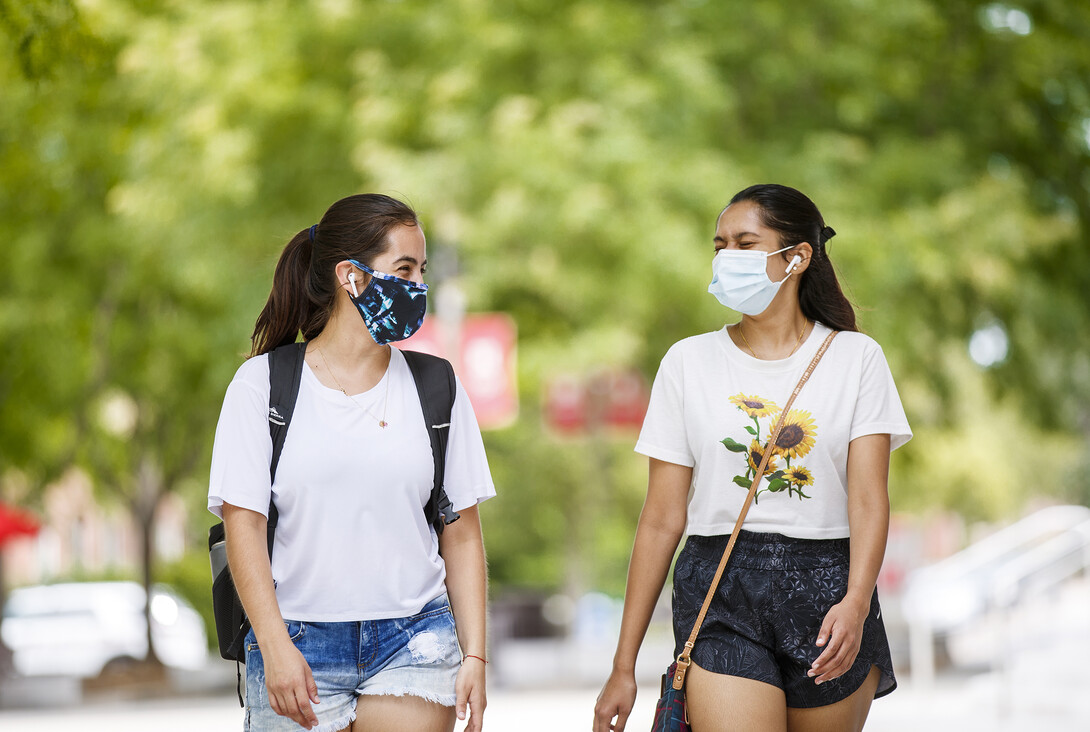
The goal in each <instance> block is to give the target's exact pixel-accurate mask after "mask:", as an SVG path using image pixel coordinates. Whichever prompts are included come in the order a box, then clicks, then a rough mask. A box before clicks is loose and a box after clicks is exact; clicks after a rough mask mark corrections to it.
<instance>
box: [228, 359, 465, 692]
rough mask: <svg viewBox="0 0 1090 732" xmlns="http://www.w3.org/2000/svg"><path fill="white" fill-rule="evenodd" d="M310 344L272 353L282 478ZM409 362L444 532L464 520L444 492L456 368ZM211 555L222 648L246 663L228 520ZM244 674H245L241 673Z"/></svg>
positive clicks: (435, 520) (272, 466) (434, 504)
mask: <svg viewBox="0 0 1090 732" xmlns="http://www.w3.org/2000/svg"><path fill="white" fill-rule="evenodd" d="M306 350H307V348H306V343H291V344H288V345H286V346H280V347H279V348H276V349H275V350H273V351H271V352H270V353H269V434H270V436H271V437H272V445H273V450H272V460H271V461H270V463H269V477H270V480H275V478H276V465H277V463H278V462H279V461H280V453H281V452H282V451H283V449H284V438H285V437H286V436H287V432H288V425H289V424H290V423H291V415H292V412H293V411H294V410H295V400H296V398H297V397H298V396H299V380H300V378H301V377H302V374H303V359H304V357H305V356H306ZM401 353H402V355H404V356H405V361H406V362H407V363H408V364H409V370H410V371H411V372H412V375H413V380H414V381H415V382H416V391H417V393H418V394H419V396H420V406H421V408H422V409H423V411H424V420H425V424H426V425H427V427H428V436H429V437H430V438H431V453H432V458H433V460H434V466H435V469H434V481H433V483H432V489H431V497H430V498H429V499H428V503H427V505H425V506H424V516H425V517H426V518H427V521H428V523H429V524H431V525H433V526H434V527H435V530H436V531H437V532H438V533H443V527H444V526H445V525H446V524H449V523H453V522H454V521H456V520H458V518H459V516H458V514H457V513H455V512H454V508H453V506H451V503H450V499H449V498H447V494H446V491H445V490H443V474H444V468H445V463H446V454H447V434H448V433H449V431H450V414H451V409H452V407H453V406H454V395H455V382H454V369H453V368H452V367H451V365H450V362H449V361H447V360H446V359H442V358H439V357H437V356H431V355H429V354H426V353H417V352H415V351H402V352H401ZM278 519H279V513H278V512H277V510H276V506H275V505H273V503H272V501H271V500H270V501H269V523H268V527H269V528H268V545H269V556H270V557H271V556H272V549H273V536H274V535H275V533H276V524H277V520H278ZM208 555H209V559H210V560H211V563H212V612H213V615H214V616H215V618H216V637H217V639H218V641H219V651H220V655H221V656H223V658H225V659H227V660H229V661H240V662H242V663H245V662H246V652H245V650H244V649H243V648H242V644H243V642H244V641H245V639H246V634H247V633H248V632H249V631H250V621H249V620H248V619H247V617H246V612H245V611H244V610H243V608H242V602H241V601H240V600H239V598H238V593H237V592H236V591H235V583H234V581H233V580H232V578H231V572H230V569H229V568H228V567H227V548H226V540H225V535H224V527H223V522H222V521H221V522H219V523H217V524H216V525H215V526H212V527H211V528H210V529H209V530H208ZM240 678H241V676H240Z"/></svg>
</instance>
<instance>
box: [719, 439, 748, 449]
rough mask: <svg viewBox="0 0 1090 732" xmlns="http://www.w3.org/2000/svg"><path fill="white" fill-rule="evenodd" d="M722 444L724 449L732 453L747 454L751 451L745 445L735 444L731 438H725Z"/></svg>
mask: <svg viewBox="0 0 1090 732" xmlns="http://www.w3.org/2000/svg"><path fill="white" fill-rule="evenodd" d="M722 443H723V447H725V448H727V449H728V450H730V451H731V452H746V451H747V450H748V449H749V448H747V447H746V446H745V445H743V444H741V443H738V442H735V441H734V440H732V439H731V438H729V437H724V438H723V440H722Z"/></svg>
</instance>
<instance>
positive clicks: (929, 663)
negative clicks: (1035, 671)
mask: <svg viewBox="0 0 1090 732" xmlns="http://www.w3.org/2000/svg"><path fill="white" fill-rule="evenodd" d="M1086 570H1090V508H1087V507H1085V506H1052V507H1050V508H1046V509H1042V510H1041V511H1038V512H1036V513H1034V514H1032V515H1030V516H1027V517H1026V518H1024V519H1022V520H1021V521H1018V522H1016V523H1014V524H1012V525H1010V526H1008V527H1006V528H1003V529H1000V530H999V531H997V532H995V533H994V534H992V535H990V536H988V537H986V538H984V539H981V540H980V541H978V542H976V543H974V544H972V545H971V546H969V547H967V548H966V549H964V550H962V551H960V552H958V553H957V554H954V555H952V556H950V557H948V558H946V559H944V560H942V561H939V562H936V563H935V564H932V565H930V566H927V567H922V568H920V569H918V570H916V571H914V572H913V573H912V574H910V575H909V577H908V581H907V583H906V586H905V593H904V596H903V598H902V609H903V612H904V616H905V620H906V621H907V622H908V629H909V660H910V663H911V670H912V680H913V683H918V684H928V683H931V682H932V681H933V680H934V674H935V657H934V644H935V639H936V637H939V636H941V635H943V634H946V633H949V632H951V631H953V630H956V629H957V628H959V627H962V626H964V625H965V624H967V623H971V622H973V621H974V620H978V619H980V618H981V617H983V616H984V615H985V614H987V613H990V612H993V611H996V610H1006V609H1008V608H1011V607H1013V606H1015V605H1017V604H1018V603H1019V602H1020V601H1022V600H1023V599H1025V598H1027V597H1029V596H1032V595H1033V594H1035V593H1039V592H1042V591H1045V590H1047V589H1049V588H1050V587H1054V586H1055V585H1057V584H1059V583H1060V582H1063V581H1064V580H1066V579H1068V578H1070V577H1073V576H1074V575H1076V574H1078V573H1079V572H1083V571H1086Z"/></svg>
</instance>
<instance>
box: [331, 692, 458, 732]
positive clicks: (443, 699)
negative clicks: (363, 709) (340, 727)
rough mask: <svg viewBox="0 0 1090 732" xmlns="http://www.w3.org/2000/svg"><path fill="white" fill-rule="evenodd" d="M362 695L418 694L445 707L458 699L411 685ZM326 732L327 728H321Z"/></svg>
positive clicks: (362, 693) (451, 695)
mask: <svg viewBox="0 0 1090 732" xmlns="http://www.w3.org/2000/svg"><path fill="white" fill-rule="evenodd" d="M360 696H418V697H420V698H421V699H423V700H425V701H430V702H433V703H435V704H441V705H442V706H444V707H453V706H454V704H455V702H457V701H458V697H457V696H456V695H454V694H448V695H445V696H444V695H442V694H430V693H428V692H426V691H422V690H420V689H412V688H409V687H401V688H396V689H375V690H364V691H362V692H360ZM321 732H325V730H321Z"/></svg>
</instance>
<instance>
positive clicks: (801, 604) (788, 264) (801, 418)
mask: <svg viewBox="0 0 1090 732" xmlns="http://www.w3.org/2000/svg"><path fill="white" fill-rule="evenodd" d="M833 233H834V232H833V230H832V229H831V228H829V227H828V226H826V225H825V222H824V220H823V218H822V216H821V214H820V212H819V211H818V209H817V206H815V205H814V203H813V201H811V200H810V199H809V198H808V197H806V196H805V195H803V194H802V193H801V192H799V191H797V190H795V189H793V188H788V187H786V186H780V185H757V186H751V187H750V188H747V189H745V190H743V191H741V192H740V193H738V194H737V195H735V196H734V197H733V198H732V199H731V201H730V204H729V205H728V206H727V207H726V208H725V209H723V211H722V212H721V213H720V214H719V217H718V219H717V220H716V223H715V232H714V238H713V241H714V248H715V252H714V255H713V257H712V261H711V262H710V264H711V267H710V269H711V274H712V280H711V284H710V285H709V286H708V291H709V292H710V293H711V294H712V295H714V296H715V297H716V299H718V300H719V302H720V303H721V304H723V305H724V306H726V307H727V308H730V309H731V310H733V311H734V312H736V313H739V314H740V318H738V319H737V320H736V322H733V323H731V324H729V325H725V326H723V327H721V328H719V329H718V330H714V331H712V332H710V333H703V334H700V335H695V336H690V337H686V338H684V339H682V340H680V341H679V342H677V343H675V344H674V346H673V347H671V348H670V350H669V351H668V352H667V353H666V355H665V356H664V357H663V359H662V363H661V365H660V367H659V371H658V375H657V376H656V378H655V383H654V386H653V387H652V390H651V399H650V404H649V405H648V409H647V415H646V417H645V419H644V423H643V428H642V429H641V431H640V436H639V439H638V441H637V443H636V451H637V452H639V453H641V454H643V455H646V456H647V457H648V458H649V471H648V476H649V477H648V487H647V497H646V499H645V503H644V509H643V511H642V512H641V513H640V518H639V522H638V525H637V529H636V537H635V542H634V544H633V550H632V558H631V562H630V564H629V573H628V585H627V589H626V591H625V604H624V611H623V615H622V620H621V629H620V637H619V640H618V643H617V651H616V654H615V656H614V660H613V671H612V673H611V674H610V677H609V679H608V680H607V682H606V684H605V686H604V687H603V689H602V693H601V695H600V696H599V698H598V703H597V705H596V707H595V714H594V720H593V725H592V729H593V731H594V732H622V731H623V730H625V729H626V724H627V722H628V721H630V720H629V719H628V716H629V714H630V712H631V710H632V707H633V704H634V701H635V695H636V683H635V677H634V673H633V671H634V666H635V660H636V654H637V653H638V650H639V647H640V645H641V643H642V641H643V636H644V634H645V632H646V630H647V627H648V623H649V622H650V618H651V613H652V611H653V610H654V608H655V605H656V603H657V600H658V598H659V596H660V595H661V593H662V589H663V584H664V582H665V580H666V577H667V575H668V573H669V572H670V565H671V561H672V560H673V558H674V557H675V555H676V556H677V561H676V563H675V564H674V567H673V595H672V603H671V604H672V615H673V625H674V637H675V649H674V652H675V656H677V655H680V654H681V653H682V651H683V649H684V648H687V646H685V644H684V642H686V641H687V640H688V636H689V634H690V632H691V631H692V629H693V627H694V625H696V618H697V615H698V613H699V611H700V608H701V605H702V603H703V601H704V598H705V593H707V592H708V589H709V587H710V586H711V585H712V584H713V576H714V575H715V569H716V567H717V566H718V564H719V561H720V558H721V557H722V556H723V552H724V549H725V547H726V546H727V542H728V540H729V539H730V538H731V537H730V534H731V533H732V532H733V531H734V526H735V523H736V521H737V519H738V517H739V516H740V515H741V514H742V511H743V508H742V507H743V504H744V502H745V500H746V499H747V497H748V495H749V493H750V489H751V488H753V489H755V490H756V493H755V498H754V500H753V503H752V505H751V506H750V508H749V510H748V512H747V513H745V516H744V519H743V523H742V525H741V529H740V530H739V531H738V536H737V537H736V543H735V544H734V549H733V553H732V554H731V555H730V558H729V563H728V564H727V566H726V572H725V574H723V577H722V580H721V581H720V582H719V583H718V585H717V586H716V587H717V588H716V590H715V594H714V595H713V597H712V600H711V602H710V604H709V606H708V611H707V616H706V617H705V618H704V620H703V623H702V624H701V625H700V626H699V632H698V635H697V637H696V640H695V643H694V645H693V646H692V649H691V662H692V665H691V666H689V667H688V675H687V677H686V680H685V694H686V703H687V712H688V720H689V722H690V723H691V725H692V729H693V730H694V732H727V731H733V730H747V732H817V731H818V730H830V729H835V730H845V731H846V732H858V730H860V729H862V727H863V723H864V721H865V720H866V716H867V712H868V711H869V709H870V704H871V701H872V700H873V699H875V698H877V697H879V696H882V695H884V694H887V693H889V692H891V691H893V689H894V688H895V687H896V681H895V679H894V671H893V665H892V662H891V657H890V650H889V643H888V641H887V639H886V634H885V629H884V627H883V624H882V620H881V608H880V606H879V604H878V594H877V591H876V589H875V586H876V582H877V578H878V571H879V568H880V567H881V564H882V557H883V554H884V551H885V545H886V533H887V530H888V525H889V498H888V493H887V480H888V472H889V457H890V451H891V450H892V449H895V448H897V447H899V446H900V445H902V444H904V443H905V442H907V441H908V439H909V438H910V437H911V434H912V433H911V430H910V428H909V426H908V421H907V419H906V418H905V414H904V410H903V408H902V407H901V403H900V400H899V398H898V396H897V390H896V387H895V385H894V383H893V378H892V376H891V375H890V371H889V367H888V366H887V364H886V361H885V358H884V356H883V354H882V350H881V348H880V347H879V345H878V344H877V343H876V342H875V341H874V340H873V339H871V338H869V337H868V336H865V335H863V334H862V333H860V332H858V328H857V327H856V322H855V313H854V310H853V308H852V306H851V304H850V303H849V302H848V300H847V299H846V298H845V297H844V295H843V293H842V292H841V290H840V285H839V284H838V282H837V278H836V274H835V273H834V270H833V268H832V264H831V262H830V261H829V256H828V252H827V251H826V247H825V244H826V242H827V241H828V240H829V238H831V237H832V236H833ZM704 281H705V282H706V281H707V280H704ZM833 331H839V332H838V333H837V334H835V337H833V333H832V332H833ZM830 338H831V340H830ZM825 343H828V350H826V351H825V352H824V356H823V357H822V358H821V361H820V363H818V364H817V366H816V368H814V370H813V372H812V374H811V376H810V378H809V381H807V382H806V385H805V388H804V389H802V390H801V391H799V392H798V394H797V399H795V401H794V402H793V403H792V408H791V409H789V410H787V413H786V414H784V412H783V409H782V408H781V405H784V404H785V403H786V402H787V400H788V398H789V397H790V396H791V394H792V392H793V389H794V388H795V386H796V384H797V383H798V382H799V378H800V376H801V375H802V373H803V372H804V371H806V369H807V366H808V365H809V364H810V363H811V361H812V359H813V357H814V356H815V354H817V353H818V352H819V349H820V348H822V347H823V345H824V344H825ZM781 415H782V417H783V427H782V430H781V431H780V432H779V434H778V436H777V438H776V440H775V442H774V443H772V442H770V441H771V432H772V431H773V429H774V425H775V424H776V423H777V422H778V421H779V419H780V417H781ZM765 453H769V454H768V455H767V456H766V455H765ZM762 462H767V470H766V471H765V472H764V473H763V474H761V475H760V476H758V471H759V468H758V466H759V465H760V464H761V463H762ZM755 480H756V481H757V483H756V485H755V484H754V481H755ZM683 537H686V538H685V542H684V547H683V548H682V550H681V552H680V553H677V548H678V546H679V544H680V543H681V540H682V538H683ZM687 655H688V654H687ZM629 726H632V725H629ZM639 726H642V727H643V728H644V729H646V728H647V725H646V724H645V723H644V722H642V721H641V722H640V723H639Z"/></svg>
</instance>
